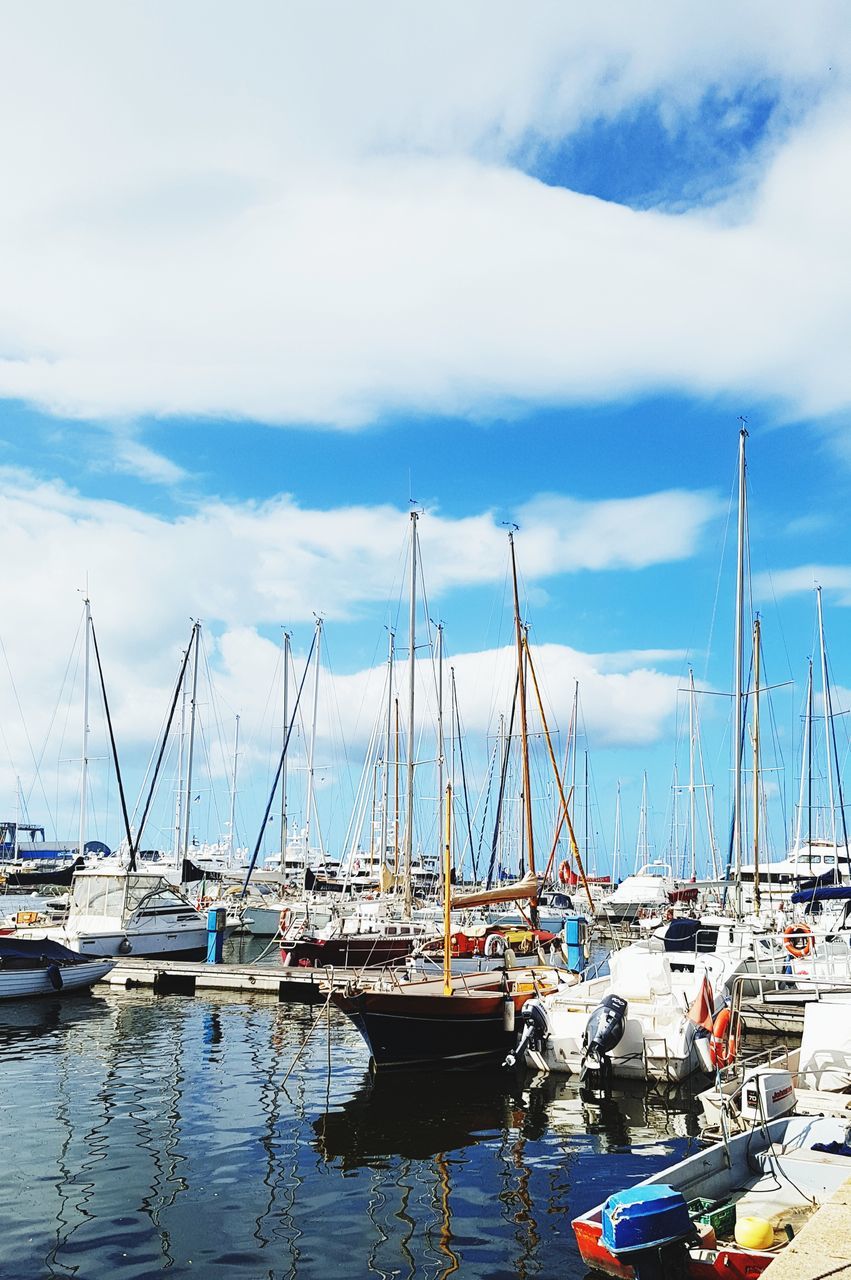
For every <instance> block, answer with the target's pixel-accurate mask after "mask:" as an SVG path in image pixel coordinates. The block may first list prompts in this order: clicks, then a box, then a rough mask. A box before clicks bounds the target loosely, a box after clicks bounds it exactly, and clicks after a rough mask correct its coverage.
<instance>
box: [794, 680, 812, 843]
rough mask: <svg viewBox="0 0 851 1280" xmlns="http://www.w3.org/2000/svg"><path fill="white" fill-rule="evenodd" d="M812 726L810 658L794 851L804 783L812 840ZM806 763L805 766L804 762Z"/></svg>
mask: <svg viewBox="0 0 851 1280" xmlns="http://www.w3.org/2000/svg"><path fill="white" fill-rule="evenodd" d="M812 724H813V660H812V658H810V660H809V663H808V671H807V698H806V711H805V712H804V741H803V744H802V750H801V781H800V784H799V788H798V818H797V822H796V823H795V849H796V850H797V849H800V847H801V827H802V826H803V822H804V783H805V782H806V783H807V794H808V804H807V808H808V816H807V825H808V826H809V827H810V838H812V816H811V814H812V807H811V806H812V769H811V768H810V767H809V766H810V765H811V764H812V757H811V755H810V734H811V733H812ZM805 761H806V762H807V764H805V763H804V762H805Z"/></svg>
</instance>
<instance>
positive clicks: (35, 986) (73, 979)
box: [0, 937, 115, 1000]
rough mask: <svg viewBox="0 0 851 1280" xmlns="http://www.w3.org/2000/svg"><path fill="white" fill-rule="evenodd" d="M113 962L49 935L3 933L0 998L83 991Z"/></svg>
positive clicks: (0, 948) (0, 940) (105, 973)
mask: <svg viewBox="0 0 851 1280" xmlns="http://www.w3.org/2000/svg"><path fill="white" fill-rule="evenodd" d="M114 966H115V961H114V960H107V959H98V960H94V959H92V957H91V956H82V955H80V954H79V952H76V951H70V950H69V949H68V948H67V947H63V946H60V944H59V943H58V942H53V941H51V940H50V939H48V938H40V939H37V940H33V939H28V938H17V937H0V1000H20V999H25V998H27V997H31V996H55V995H59V994H61V993H62V992H66V991H84V990H85V989H86V988H87V987H91V986H92V985H93V984H94V983H95V982H99V981H100V980H101V978H104V977H106V975H107V974H108V973H109V971H110V969H112V968H114Z"/></svg>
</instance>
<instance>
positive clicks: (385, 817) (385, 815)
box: [379, 631, 395, 866]
mask: <svg viewBox="0 0 851 1280" xmlns="http://www.w3.org/2000/svg"><path fill="white" fill-rule="evenodd" d="M394 640H395V636H394V634H393V632H392V631H391V632H389V636H388V641H387V723H386V725H385V731H384V803H383V804H382V806H381V853H380V855H379V865H380V866H384V863H385V862H386V861H387V838H388V826H389V818H390V735H391V733H392V726H393V644H394Z"/></svg>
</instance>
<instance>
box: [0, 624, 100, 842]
mask: <svg viewBox="0 0 851 1280" xmlns="http://www.w3.org/2000/svg"><path fill="white" fill-rule="evenodd" d="M82 625H83V624H82V620H80V621H79V622H78V623H77V631H76V634H75V636H74V641H73V644H72V645H71V649H70V651H69V653H68V661H67V663H66V664H65V671H64V673H63V676H62V684H61V685H60V689H59V698H58V699H57V701H56V705H55V706H54V708H53V713H52V715H51V717H50V721H49V723H48V726H47V734H46V735H45V740H44V744H43V746H42V748H41V751H40V753H39V755H38V757H37V758H36V754H35V751H34V749H33V744H32V741H31V739H30V735H29V730H28V728H27V722H26V717H25V716H24V709H23V707H22V705H21V699H20V697H19V696H18V688H17V685H16V684H15V677H14V676H13V674H12V666H11V663H10V662H9V655H8V653H7V652H6V645H5V644H4V642H3V637H2V635H0V652H2V654H3V661H4V662H5V664H6V670H7V672H8V674H9V682H10V684H11V686H12V693H13V694H14V697H15V705H16V706H17V708H18V713H19V715H20V717H21V725H22V727H23V730H24V738H25V739H26V743H27V746H28V748H29V752H30V757H31V758H32V762H33V764H34V766H35V776H36V778H37V779H38V782H39V786H40V787H41V794H42V797H43V799H44V807H45V809H46V810H47V813H48V817H49V818H50V820H51V822H52V823H53V828H54V835H56V836H57V837H58V830H57V827H56V819H55V818H54V816H53V811H52V810H51V806H50V801H49V800H48V798H47V792H46V791H45V789H44V781H43V779H42V777H41V762H42V760H43V759H44V753H45V751H46V749H47V740H48V737H49V736H50V734H51V732H52V730H53V724H54V721H55V720H56V716H57V713H58V710H59V699H61V697H62V693H63V691H64V689H65V684H66V681H67V679H68V672H69V670H70V668H71V662H72V660H73V658H74V654H75V653H76V652H77V645H78V640H79V636H80V631H81V629H82ZM78 665H79V657H78ZM4 740H5V739H4ZM9 763H10V764H11V765H12V768H13V770H14V772H15V773H16V774H17V772H18V771H17V769H16V768H15V765H14V762H13V761H12V760H11V759H10V760H9ZM57 787H58V781H57ZM29 794H30V795H31V794H32V787H31V788H30V791H29ZM57 801H58V793H57Z"/></svg>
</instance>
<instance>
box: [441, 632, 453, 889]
mask: <svg viewBox="0 0 851 1280" xmlns="http://www.w3.org/2000/svg"><path fill="white" fill-rule="evenodd" d="M443 766H444V757H443V623H442V622H439V623H438V624H437V796H438V800H437V829H438V831H443V829H444V822H443V805H444V802H445V799H446V797H445V796H444V794H443ZM452 781H453V784H454V782H455V779H454V778H453V779H452ZM440 883H441V885H442V883H443V859H442V858H441V860H440Z"/></svg>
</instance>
